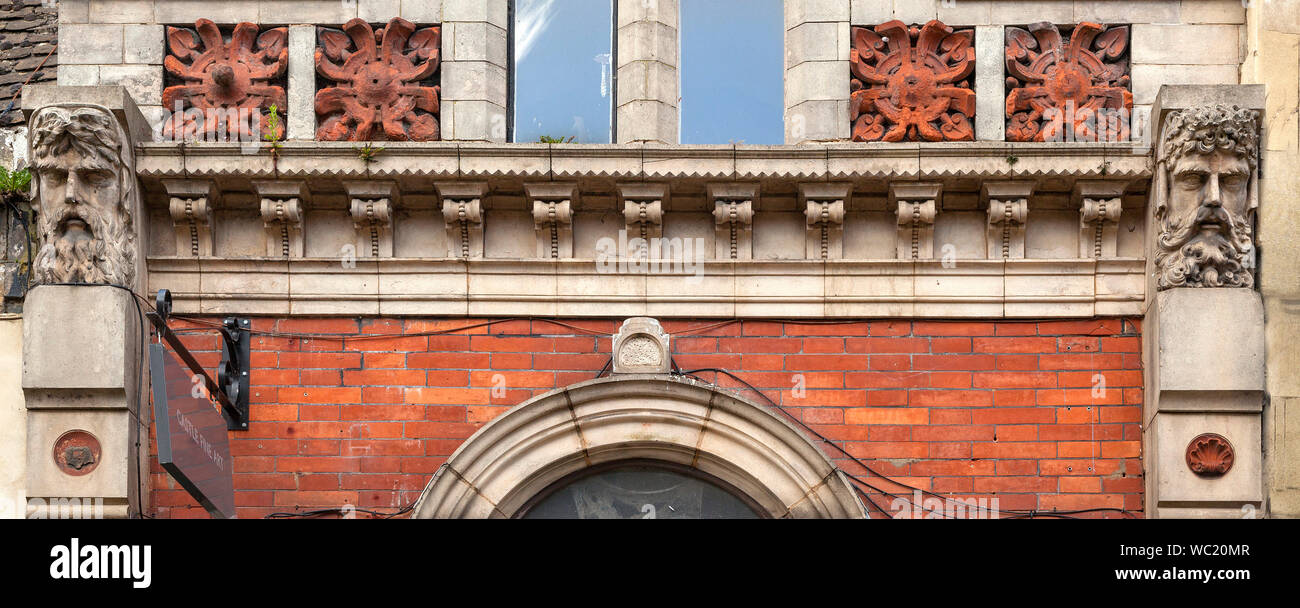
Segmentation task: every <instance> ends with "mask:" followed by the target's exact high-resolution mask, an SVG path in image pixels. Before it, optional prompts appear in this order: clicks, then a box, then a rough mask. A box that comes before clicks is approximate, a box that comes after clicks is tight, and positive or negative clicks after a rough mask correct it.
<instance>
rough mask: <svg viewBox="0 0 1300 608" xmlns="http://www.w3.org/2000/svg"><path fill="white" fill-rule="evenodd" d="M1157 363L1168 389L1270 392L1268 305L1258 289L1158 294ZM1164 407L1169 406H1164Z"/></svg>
mask: <svg viewBox="0 0 1300 608" xmlns="http://www.w3.org/2000/svg"><path fill="white" fill-rule="evenodd" d="M1148 314H1154V316H1155V319H1154V321H1152V320H1151V319H1148V322H1147V324H1146V327H1145V328H1144V329H1147V330H1148V331H1151V332H1153V333H1154V335H1153V336H1152V338H1151V339H1152V340H1154V341H1155V342H1154V344H1153V346H1154V347H1155V348H1156V349H1157V350H1156V351H1155V352H1153V353H1152V364H1153V365H1155V366H1156V367H1157V372H1158V377H1159V384H1158V385H1157V386H1153V387H1150V389H1152V390H1159V391H1160V392H1161V393H1164V392H1166V391H1251V392H1256V393H1259V394H1261V395H1262V393H1263V391H1264V352H1265V349H1264V306H1263V302H1262V300H1261V299H1260V296H1259V294H1258V293H1257V292H1255V291H1254V290H1252V289H1231V288H1217V289H1214V288H1204V289H1199V288H1176V289H1167V290H1164V291H1161V292H1159V293H1158V294H1156V296H1155V298H1154V304H1153V306H1152V310H1151V312H1150V313H1148ZM1161 407H1162V409H1163V404H1162V405H1161Z"/></svg>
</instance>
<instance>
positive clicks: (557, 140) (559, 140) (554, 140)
mask: <svg viewBox="0 0 1300 608" xmlns="http://www.w3.org/2000/svg"><path fill="white" fill-rule="evenodd" d="M574 139H576V138H575V137H574V136H572V135H570V136H569V138H568V139H565V138H563V137H551V136H550V135H542V136H541V137H538V138H537V143H539V144H571V143H573V140H574Z"/></svg>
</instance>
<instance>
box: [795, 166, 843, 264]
mask: <svg viewBox="0 0 1300 608" xmlns="http://www.w3.org/2000/svg"><path fill="white" fill-rule="evenodd" d="M852 192H853V186H852V185H850V184H799V200H800V201H802V202H803V204H804V219H805V220H806V227H807V230H806V231H805V232H804V257H806V258H808V259H810V260H838V259H840V258H843V257H844V203H845V201H847V200H848V198H849V195H850V194H851V193H852Z"/></svg>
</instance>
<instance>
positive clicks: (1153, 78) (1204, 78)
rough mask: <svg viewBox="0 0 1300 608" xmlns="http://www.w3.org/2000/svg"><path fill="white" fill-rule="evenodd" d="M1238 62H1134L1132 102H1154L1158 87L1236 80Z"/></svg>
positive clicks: (1230, 82) (1227, 82)
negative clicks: (1164, 63) (1176, 63)
mask: <svg viewBox="0 0 1300 608" xmlns="http://www.w3.org/2000/svg"><path fill="white" fill-rule="evenodd" d="M1238 69H1239V66H1238V65H1237V64H1224V65H1149V64H1141V63H1138V64H1134V65H1133V67H1132V70H1133V72H1132V73H1133V103H1135V104H1151V103H1155V100H1156V95H1157V94H1159V93H1160V87H1162V86H1165V85H1174V84H1197V85H1199V84H1230V85H1235V84H1237V72H1238Z"/></svg>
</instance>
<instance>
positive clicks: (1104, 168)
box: [1097, 160, 1110, 176]
mask: <svg viewBox="0 0 1300 608" xmlns="http://www.w3.org/2000/svg"><path fill="white" fill-rule="evenodd" d="M1097 170H1098V171H1100V172H1101V174H1102V175H1103V176H1104V175H1106V174H1107V173H1110V161H1108V160H1106V161H1102V163H1101V166H1099V167H1097Z"/></svg>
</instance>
